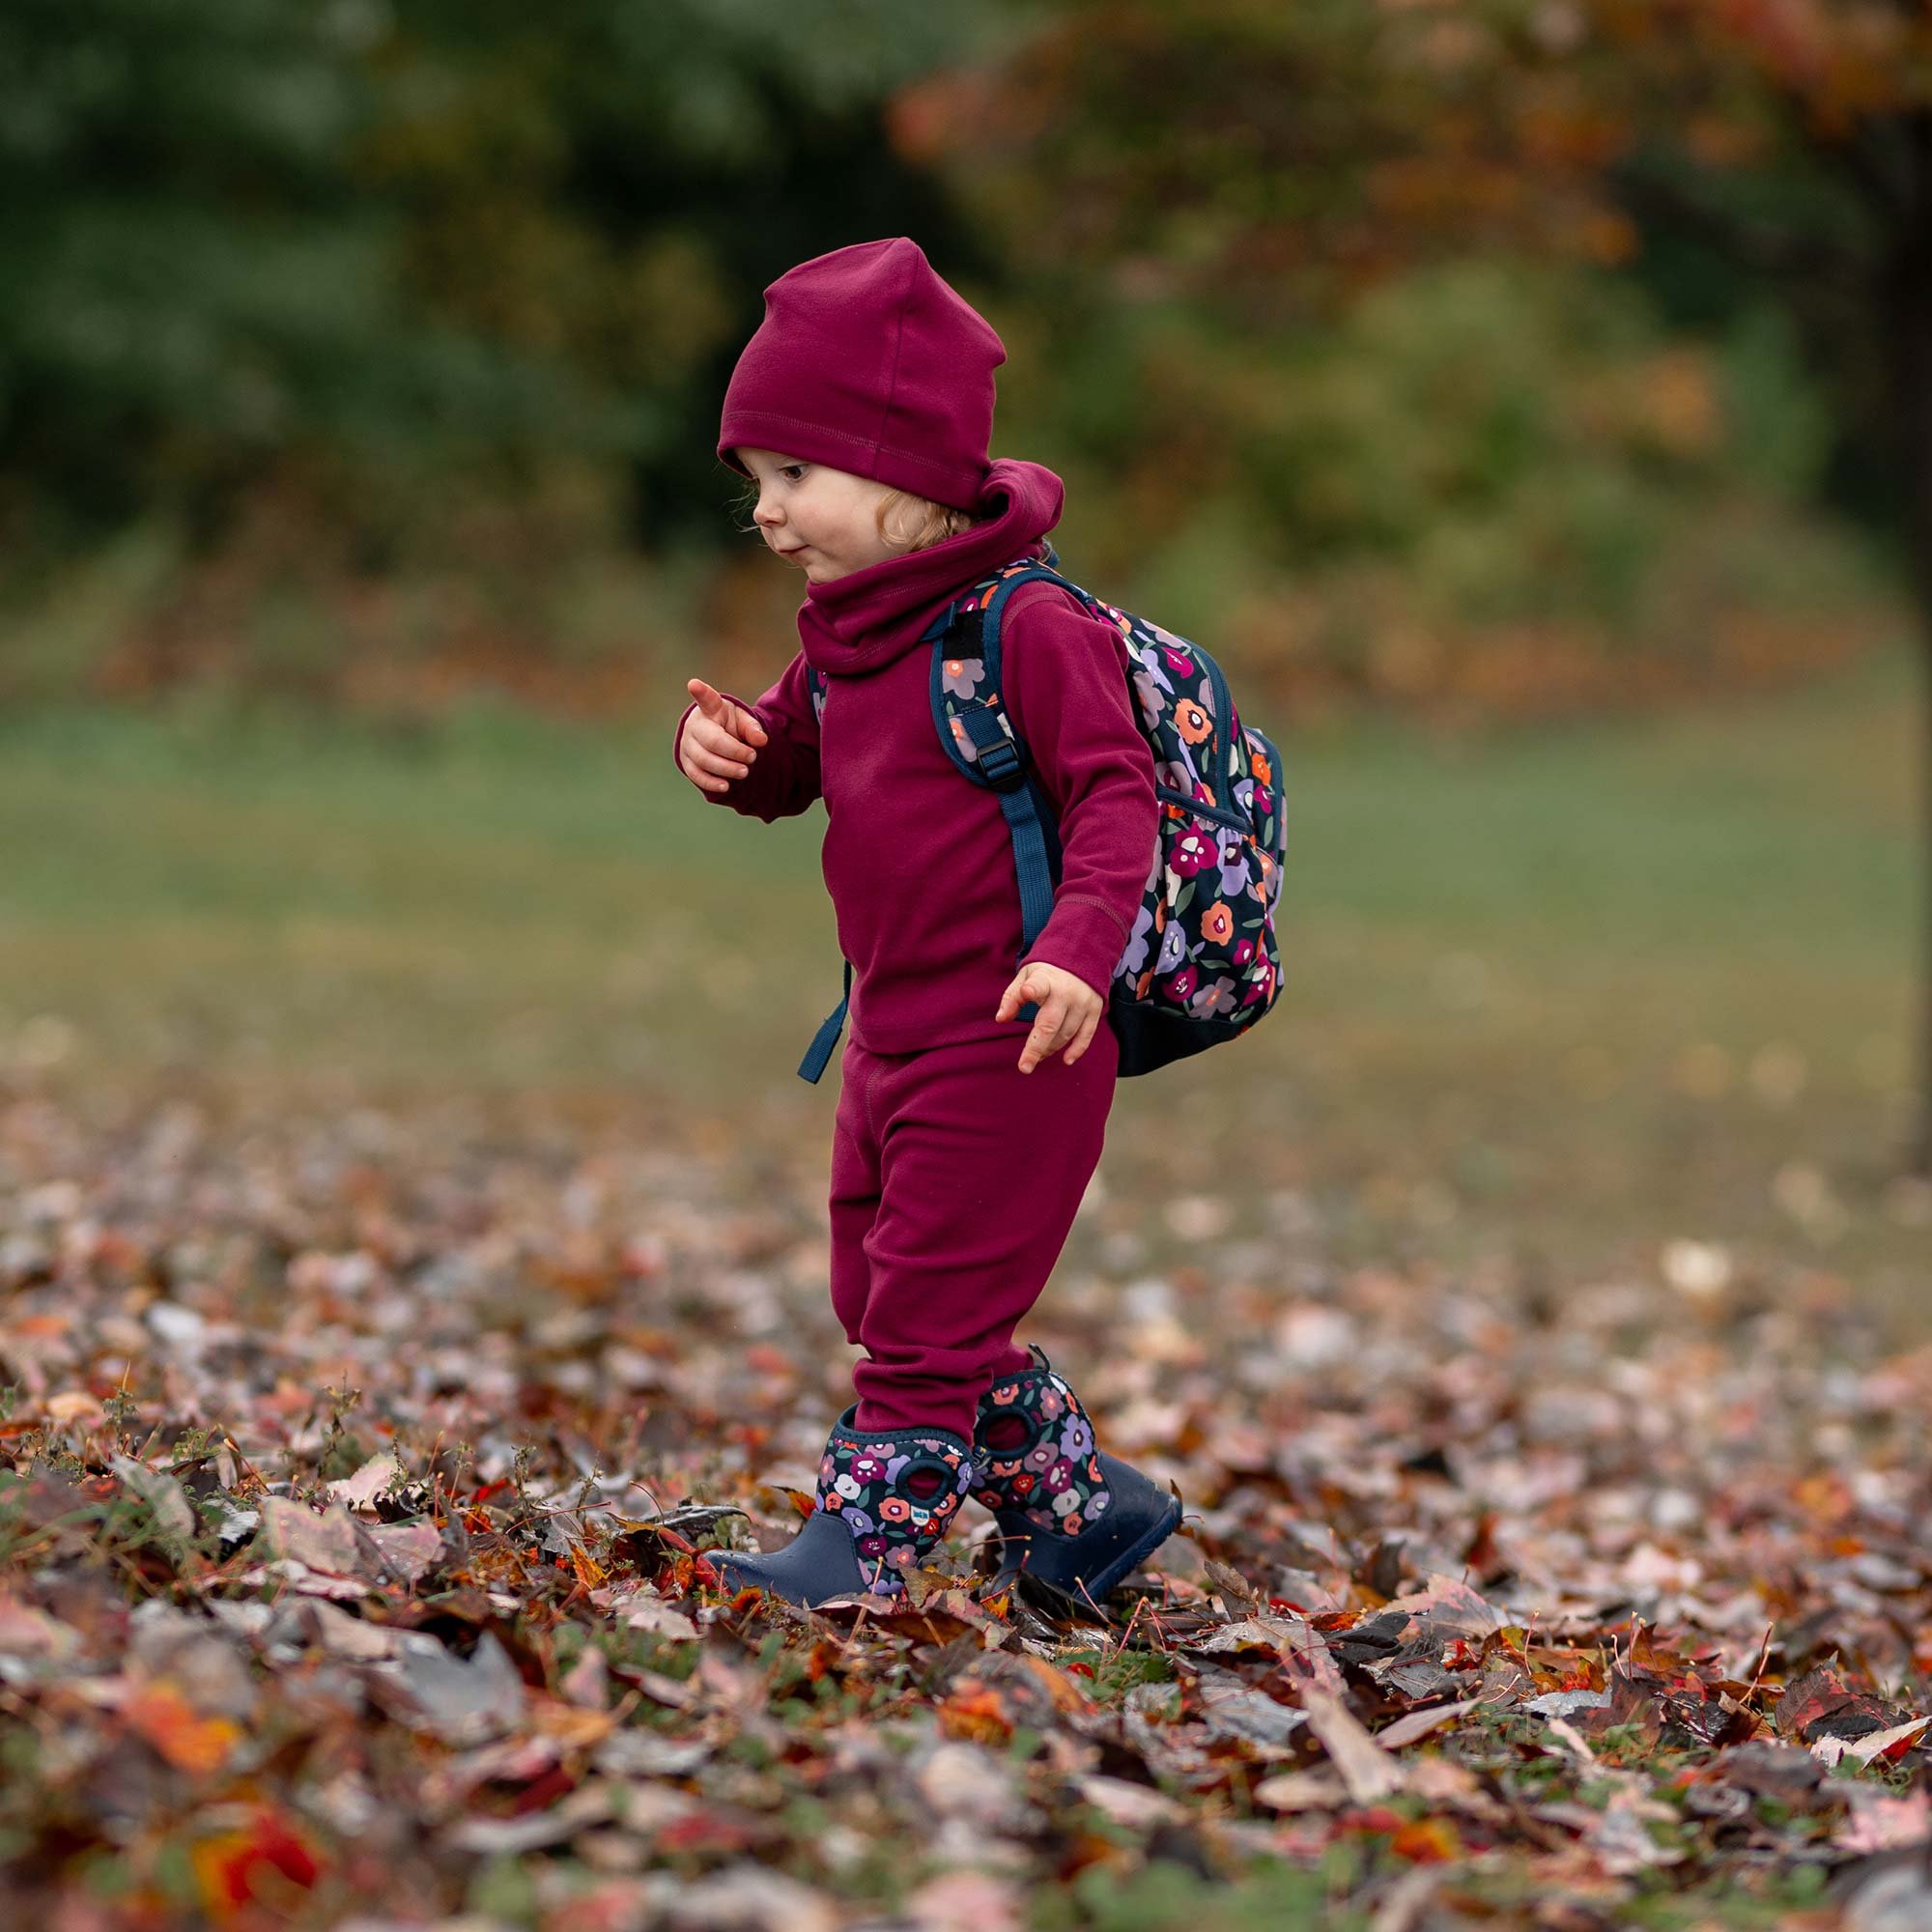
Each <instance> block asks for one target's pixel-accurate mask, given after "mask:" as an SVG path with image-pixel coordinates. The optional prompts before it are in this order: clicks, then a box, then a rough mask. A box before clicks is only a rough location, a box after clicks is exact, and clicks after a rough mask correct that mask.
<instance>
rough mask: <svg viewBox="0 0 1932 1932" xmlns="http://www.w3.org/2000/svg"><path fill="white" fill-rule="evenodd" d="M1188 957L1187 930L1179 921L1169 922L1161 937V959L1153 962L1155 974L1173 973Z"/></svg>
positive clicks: (1172, 920)
mask: <svg viewBox="0 0 1932 1932" xmlns="http://www.w3.org/2000/svg"><path fill="white" fill-rule="evenodd" d="M1186 956H1187V928H1186V927H1185V926H1184V925H1183V924H1181V923H1180V922H1179V920H1178V919H1171V920H1169V921H1168V923H1167V924H1166V926H1165V927H1164V928H1163V930H1162V932H1161V935H1160V957H1159V958H1157V959H1156V960H1155V961H1154V962H1153V970H1154V971H1155V973H1157V974H1159V973H1172V972H1173V971H1174V969H1175V968H1176V967H1177V966H1179V964H1180V962H1181V961H1182V960H1183V959H1184V958H1186Z"/></svg>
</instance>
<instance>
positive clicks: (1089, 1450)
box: [1060, 1415, 1094, 1463]
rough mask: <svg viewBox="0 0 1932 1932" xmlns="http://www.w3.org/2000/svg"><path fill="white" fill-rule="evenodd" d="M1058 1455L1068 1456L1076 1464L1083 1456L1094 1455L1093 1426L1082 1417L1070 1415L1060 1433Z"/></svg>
mask: <svg viewBox="0 0 1932 1932" xmlns="http://www.w3.org/2000/svg"><path fill="white" fill-rule="evenodd" d="M1060 1453H1061V1454H1062V1455H1063V1456H1070V1457H1072V1458H1073V1460H1074V1461H1075V1462H1076V1463H1077V1462H1078V1461H1079V1460H1080V1458H1081V1457H1083V1456H1091V1455H1093V1453H1094V1425H1093V1424H1092V1423H1091V1422H1089V1421H1088V1420H1087V1418H1086V1417H1085V1416H1084V1415H1071V1416H1068V1417H1067V1419H1066V1427H1065V1429H1064V1430H1062V1431H1061V1433H1060Z"/></svg>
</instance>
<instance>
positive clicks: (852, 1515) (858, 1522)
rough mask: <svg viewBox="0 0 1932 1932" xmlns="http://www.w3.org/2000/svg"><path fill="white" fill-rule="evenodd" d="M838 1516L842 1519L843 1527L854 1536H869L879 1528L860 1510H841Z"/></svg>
mask: <svg viewBox="0 0 1932 1932" xmlns="http://www.w3.org/2000/svg"><path fill="white" fill-rule="evenodd" d="M838 1514H839V1515H840V1516H841V1517H842V1518H844V1520H845V1527H846V1528H847V1529H849V1530H850V1531H851V1532H852V1534H853V1535H854V1536H870V1535H871V1534H872V1532H873V1531H874V1530H875V1529H877V1528H878V1526H879V1525H878V1524H877V1523H875V1522H874V1521H873V1520H872V1519H871V1518H870V1517H868V1516H867V1514H866V1512H865V1511H864V1510H862V1509H856V1508H855V1509H843V1510H840V1511H839V1512H838Z"/></svg>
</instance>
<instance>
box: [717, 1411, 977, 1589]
mask: <svg viewBox="0 0 1932 1932" xmlns="http://www.w3.org/2000/svg"><path fill="white" fill-rule="evenodd" d="M858 1412H859V1411H858V1406H857V1405H856V1404H855V1405H854V1406H852V1407H851V1408H848V1409H847V1410H846V1411H845V1413H844V1414H843V1415H841V1416H840V1417H839V1418H838V1421H837V1422H836V1423H834V1424H833V1427H832V1434H831V1436H830V1437H829V1438H828V1439H827V1441H826V1444H825V1459H824V1461H823V1462H821V1463H819V1465H818V1507H817V1508H816V1509H815V1510H813V1511H812V1513H811V1514H810V1516H809V1517H808V1518H807V1519H806V1520H805V1527H804V1528H803V1529H801V1530H800V1531H799V1533H798V1534H797V1535H796V1536H795V1537H793V1538H792V1540H791V1541H790V1542H789V1543H788V1544H786V1545H785V1547H784V1548H782V1549H775V1550H773V1551H772V1552H771V1553H770V1554H769V1555H760V1556H741V1555H739V1554H738V1553H737V1551H735V1550H728V1549H707V1550H706V1551H705V1552H704V1554H705V1558H706V1560H707V1561H708V1562H709V1563H710V1564H711V1566H712V1568H713V1569H715V1570H716V1571H717V1572H718V1574H719V1575H720V1576H721V1577H724V1579H725V1587H726V1588H727V1589H731V1590H742V1589H744V1588H745V1587H746V1586H747V1585H748V1584H749V1585H751V1586H752V1587H753V1588H755V1589H759V1590H769V1591H770V1592H771V1594H772V1595H773V1596H775V1597H782V1598H784V1600H785V1601H786V1602H787V1603H791V1604H800V1605H804V1606H805V1607H806V1608H807V1609H812V1608H815V1607H816V1606H817V1605H820V1604H822V1603H824V1602H825V1601H826V1600H827V1599H828V1598H831V1597H857V1596H861V1595H864V1594H865V1593H866V1592H867V1591H869V1592H870V1593H871V1594H872V1595H873V1596H875V1597H895V1596H897V1595H898V1594H899V1593H900V1592H901V1591H902V1590H903V1589H904V1588H905V1573H906V1572H907V1571H908V1570H910V1569H913V1568H914V1567H915V1566H917V1565H918V1564H920V1563H923V1561H924V1560H925V1559H926V1557H927V1556H929V1555H930V1554H931V1552H932V1550H933V1549H934V1548H936V1547H937V1545H938V1543H939V1540H940V1538H941V1537H943V1536H944V1535H945V1534H946V1532H947V1529H948V1528H949V1527H950V1526H951V1524H952V1519H953V1517H954V1516H955V1515H956V1514H957V1512H958V1509H959V1504H960V1500H961V1498H962V1497H963V1496H964V1495H965V1493H966V1490H967V1487H968V1486H969V1485H970V1484H971V1482H972V1480H973V1464H972V1450H971V1446H970V1445H969V1444H968V1443H967V1442H966V1441H965V1439H964V1438H963V1437H961V1436H958V1435H953V1434H952V1431H951V1430H950V1429H886V1430H872V1431H869V1432H867V1433H866V1434H864V1435H862V1434H861V1433H860V1432H859V1431H858V1430H857V1429H855V1428H854V1427H853V1418H854V1417H855V1416H856V1415H857V1414H858Z"/></svg>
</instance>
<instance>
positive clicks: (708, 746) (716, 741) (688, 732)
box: [677, 677, 771, 791]
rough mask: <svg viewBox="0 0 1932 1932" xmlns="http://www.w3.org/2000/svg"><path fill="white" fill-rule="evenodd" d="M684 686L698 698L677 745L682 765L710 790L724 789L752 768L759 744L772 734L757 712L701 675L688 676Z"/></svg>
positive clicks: (684, 770)
mask: <svg viewBox="0 0 1932 1932" xmlns="http://www.w3.org/2000/svg"><path fill="white" fill-rule="evenodd" d="M684 688H685V690H687V691H688V692H690V693H691V695H692V696H693V697H695V698H696V700H697V710H696V714H695V715H694V716H693V717H691V718H689V719H687V720H686V721H685V726H684V736H683V738H682V739H680V740H679V742H678V748H677V762H678V767H679V769H680V770H681V771H682V772H683V773H684V775H685V777H686V778H688V779H689V780H690V781H692V783H693V784H696V785H701V786H702V787H703V788H704V789H705V790H706V791H724V790H725V789H727V788H728V786H729V785H730V783H731V781H732V780H733V779H741V778H743V777H744V776H745V774H746V773H747V772H748V771H750V770H751V768H752V760H753V758H755V757H756V756H757V755H758V752H757V748H758V747H759V746H760V745H762V744H764V743H765V742H766V741H767V740H768V739H769V737H770V736H771V734H770V733H769V732H768V731H767V730H766V729H765V727H764V726H763V725H760V724H759V723H758V719H757V714H756V713H755V712H752V711H748V710H746V709H745V707H744V706H743V705H742V704H734V703H733V702H732V701H731V700H730V699H729V698H728V697H726V696H725V694H724V693H723V692H722V691H717V690H714V689H713V688H712V686H710V685H708V684H706V683H705V681H704V680H703V679H702V678H701V677H692V678H687V679H686V680H685V684H684Z"/></svg>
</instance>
